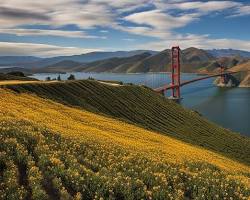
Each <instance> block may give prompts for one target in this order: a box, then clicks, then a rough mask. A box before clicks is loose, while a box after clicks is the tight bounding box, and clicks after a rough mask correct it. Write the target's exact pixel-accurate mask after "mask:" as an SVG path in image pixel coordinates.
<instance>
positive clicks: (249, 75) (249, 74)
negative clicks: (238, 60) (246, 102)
mask: <svg viewBox="0 0 250 200" xmlns="http://www.w3.org/2000/svg"><path fill="white" fill-rule="evenodd" d="M230 70H232V71H242V72H241V73H240V74H238V79H239V80H240V82H241V83H240V85H239V86H240V87H250V61H248V62H245V63H243V64H240V65H237V66H235V67H233V68H231V69H230Z"/></svg>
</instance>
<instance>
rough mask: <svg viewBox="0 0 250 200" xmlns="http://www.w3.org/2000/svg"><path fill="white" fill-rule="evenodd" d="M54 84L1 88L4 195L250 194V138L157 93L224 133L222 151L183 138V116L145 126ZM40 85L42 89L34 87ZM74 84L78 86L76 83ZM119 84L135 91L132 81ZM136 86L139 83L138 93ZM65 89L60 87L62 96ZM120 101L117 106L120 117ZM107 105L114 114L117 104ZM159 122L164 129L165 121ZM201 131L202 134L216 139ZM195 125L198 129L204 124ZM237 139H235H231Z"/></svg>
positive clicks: (172, 196) (0, 177)
mask: <svg viewBox="0 0 250 200" xmlns="http://www.w3.org/2000/svg"><path fill="white" fill-rule="evenodd" d="M76 83H77V84H78V85H79V83H78V82H76ZM64 84H66V83H64ZM87 84H91V83H90V82H87ZM54 85H57V84H54V83H53V84H51V85H50V84H46V86H45V85H35V86H34V85H33V84H31V85H26V86H16V87H14V86H13V87H12V88H11V90H9V89H0V94H1V95H0V143H1V145H0V195H1V196H0V199H174V200H176V199H177V200H178V199H232V200H234V199H246V200H248V199H249V197H250V167H249V157H248V156H249V154H247V153H250V152H249V151H248V149H247V147H246V148H243V147H240V146H242V145H246V144H249V138H245V137H242V136H239V135H238V134H234V133H231V132H230V131H227V130H224V129H222V128H220V127H217V126H215V125H213V124H211V123H209V122H206V120H203V119H202V118H200V117H199V116H198V115H197V114H195V113H192V112H190V111H182V110H181V108H180V107H179V106H177V105H175V104H173V103H171V102H168V101H165V100H163V99H162V98H161V97H158V95H155V98H156V101H158V102H159V103H161V104H159V106H162V105H164V104H166V107H167V105H169V109H168V110H166V112H171V109H177V110H179V111H182V113H180V116H182V115H190V116H193V118H194V122H196V123H201V124H203V126H205V127H206V130H208V131H211V134H214V135H215V139H216V137H219V136H218V135H217V134H218V133H219V132H221V134H222V136H220V137H223V136H224V135H226V136H227V138H226V137H225V138H224V144H222V145H224V146H225V148H223V149H222V150H221V147H218V148H217V149H216V148H215V146H216V145H215V144H216V142H218V141H214V143H213V140H207V146H206V145H199V143H198V142H197V143H196V144H192V143H191V142H190V141H189V140H186V139H185V138H186V136H183V137H182V138H180V139H177V138H178V137H180V135H181V134H182V133H183V132H184V131H185V130H184V126H182V128H180V127H177V125H178V123H180V124H181V122H180V121H179V120H181V119H178V118H176V119H175V121H176V123H175V124H174V121H172V122H171V123H172V124H171V125H167V124H166V125H165V126H166V127H167V128H166V129H164V128H160V129H159V130H156V128H154V127H153V126H152V127H145V126H143V124H144V122H142V120H141V121H139V120H138V121H135V120H132V121H126V119H125V117H120V119H118V117H119V116H115V118H111V116H112V115H111V114H110V113H108V112H106V113H105V112H104V111H103V112H100V109H101V108H98V106H97V105H96V106H94V103H95V102H92V105H90V103H89V101H88V99H87V98H85V104H86V105H84V100H83V99H79V98H78V100H77V96H76V93H77V92H75V94H74V93H71V96H70V97H71V98H75V99H71V102H72V101H74V102H77V101H79V104H78V105H77V104H76V103H75V105H73V103H69V102H70V100H69V99H68V100H67V99H59V98H58V99H54V96H52V95H51V94H52V93H53V92H51V90H52V91H53V86H54ZM24 87H26V89H24ZM28 87H30V89H29V91H28V90H27V88H28ZM35 87H37V91H39V92H40V94H37V93H38V92H37V93H35V92H32V89H34V88H35ZM39 87H40V90H38V89H39ZM46 87H47V91H48V92H47V97H46V95H45V93H44V90H45V88H46ZM69 87H70V88H71V90H72V91H74V88H73V87H72V85H69ZM104 87H106V88H108V89H107V90H106V93H104V94H108V92H109V93H110V95H113V94H114V91H113V90H112V89H111V87H109V86H104ZM41 88H42V89H41ZM116 88H117V90H129V88H126V86H125V87H124V88H122V87H121V88H118V87H116ZM76 90H77V89H76ZM136 90H138V89H136ZM136 90H133V87H132V88H131V92H132V93H136ZM58 91H60V90H57V89H54V93H55V96H56V93H57V92H58ZM68 91H70V90H68ZM83 91H84V90H83ZM142 91H143V92H144V96H145V98H147V97H149V96H150V95H152V96H153V95H154V94H151V92H150V91H148V89H142ZM147 91H148V92H147ZM78 92H79V90H78ZM118 93H119V91H118ZM42 94H43V95H42ZM73 94H74V95H73ZM65 95H66V96H67V92H65ZM81 95H82V94H79V96H81ZM58 97H60V94H58ZM89 98H90V97H89ZM100 98H101V97H100ZM117 99H118V97H117ZM117 99H113V100H116V101H117ZM127 99H129V96H127ZM161 99H162V100H161ZM99 101H101V100H100V99H99ZM161 101H162V102H161ZM121 102H123V101H122V100H121V99H120V103H121ZM123 103H124V102H123ZM147 103H149V102H147ZM154 103H155V102H154ZM66 104H67V105H66ZM110 104H112V103H111V102H110ZM117 105H118V103H114V113H113V115H116V112H117V111H115V107H116V106H117ZM84 106H85V107H84ZM153 106H155V105H153ZM170 107H171V108H170ZM98 109H99V110H98ZM106 109H107V110H109V111H110V112H111V110H110V107H109V108H108V107H106ZM126 109H131V110H130V112H133V110H134V111H135V110H137V109H138V108H135V107H134V108H133V107H132V108H128V107H126V105H124V112H126V113H128V111H126ZM90 111H91V112H90ZM121 111H122V110H121ZM135 114H136V113H135V112H134V115H135ZM132 115H133V114H131V116H132ZM139 115H141V114H139ZM144 115H145V116H147V117H145V120H147V119H149V118H148V115H151V117H152V118H153V115H152V114H151V113H150V112H148V113H147V114H145V113H144ZM160 116H161V114H160ZM134 118H135V117H134ZM137 119H139V118H137ZM155 120H157V119H155ZM148 123H149V124H151V123H152V122H151V121H150V120H148ZM185 123H186V122H184V125H185ZM158 124H159V125H161V126H162V127H163V126H164V124H161V123H160V121H159V122H158ZM175 126H176V129H174V127H175ZM193 126H194V127H195V125H193ZM155 127H156V126H155ZM159 127H160V126H159ZM188 128H189V127H188V126H186V130H188ZM168 129H169V130H170V129H173V130H174V131H175V132H176V133H177V132H179V131H178V130H179V129H183V130H182V132H181V131H180V132H179V135H178V134H175V132H169V133H168V132H167V130H168ZM200 129H201V135H203V134H204V136H202V137H207V138H210V137H209V136H208V132H202V127H200ZM203 129H204V130H205V128H204V127H203ZM193 130H194V132H197V133H194V135H195V134H198V131H199V129H198V128H196V129H195V128H194V129H193ZM190 131H191V129H190ZM212 131H214V133H213V132H212ZM216 131H217V132H216ZM188 134H190V135H191V133H188ZM206 135H207V136H206ZM193 137H195V136H193ZM200 137H201V136H200ZM202 137H201V138H202ZM203 140H205V139H203ZM203 140H200V141H201V144H204V143H202V142H203ZM230 140H232V141H234V142H232V143H231V144H230V143H229V142H228V141H230ZM237 142H238V143H240V144H238V146H239V148H238V146H237V145H236V143H237ZM234 144H235V145H236V146H235V145H234ZM226 147H227V148H226ZM229 149H230V151H229ZM227 155H230V156H227ZM237 155H240V156H238V158H237Z"/></svg>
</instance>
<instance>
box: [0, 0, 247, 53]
mask: <svg viewBox="0 0 250 200" xmlns="http://www.w3.org/2000/svg"><path fill="white" fill-rule="evenodd" d="M249 33H250V0H249V1H246V0H245V1H243V0H242V1H216V0H215V1H188V0H50V1H49V0H43V1H34V0H1V3H0V55H1V56H3V55H33V56H40V57H51V56H57V55H73V54H82V53H86V52H91V51H116V50H135V49H151V50H163V49H166V48H170V47H171V46H172V45H179V46H180V47H181V48H187V47H192V46H193V47H197V48H203V49H213V48H233V49H241V50H247V51H250V34H249Z"/></svg>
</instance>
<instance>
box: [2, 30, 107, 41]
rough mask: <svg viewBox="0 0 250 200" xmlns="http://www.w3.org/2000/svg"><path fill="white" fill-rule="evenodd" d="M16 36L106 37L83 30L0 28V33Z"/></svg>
mask: <svg viewBox="0 0 250 200" xmlns="http://www.w3.org/2000/svg"><path fill="white" fill-rule="evenodd" d="M1 33H2V34H11V35H17V36H57V37H67V38H87V39H97V38H98V39H106V37H105V36H95V35H88V34H86V33H85V32H83V31H63V30H42V29H20V28H19V29H17V28H13V29H0V34H1Z"/></svg>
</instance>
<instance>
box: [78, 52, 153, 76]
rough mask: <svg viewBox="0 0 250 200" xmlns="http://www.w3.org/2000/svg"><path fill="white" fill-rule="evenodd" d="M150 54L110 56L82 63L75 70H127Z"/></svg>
mask: <svg viewBox="0 0 250 200" xmlns="http://www.w3.org/2000/svg"><path fill="white" fill-rule="evenodd" d="M149 56H151V54H150V53H143V54H140V55H135V56H131V57H126V58H117V57H115V58H110V59H105V60H101V61H96V62H92V63H87V64H83V66H79V67H78V68H76V70H77V71H84V72H129V69H130V68H131V66H134V65H135V64H137V62H140V61H141V60H143V59H145V58H147V57H149Z"/></svg>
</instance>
